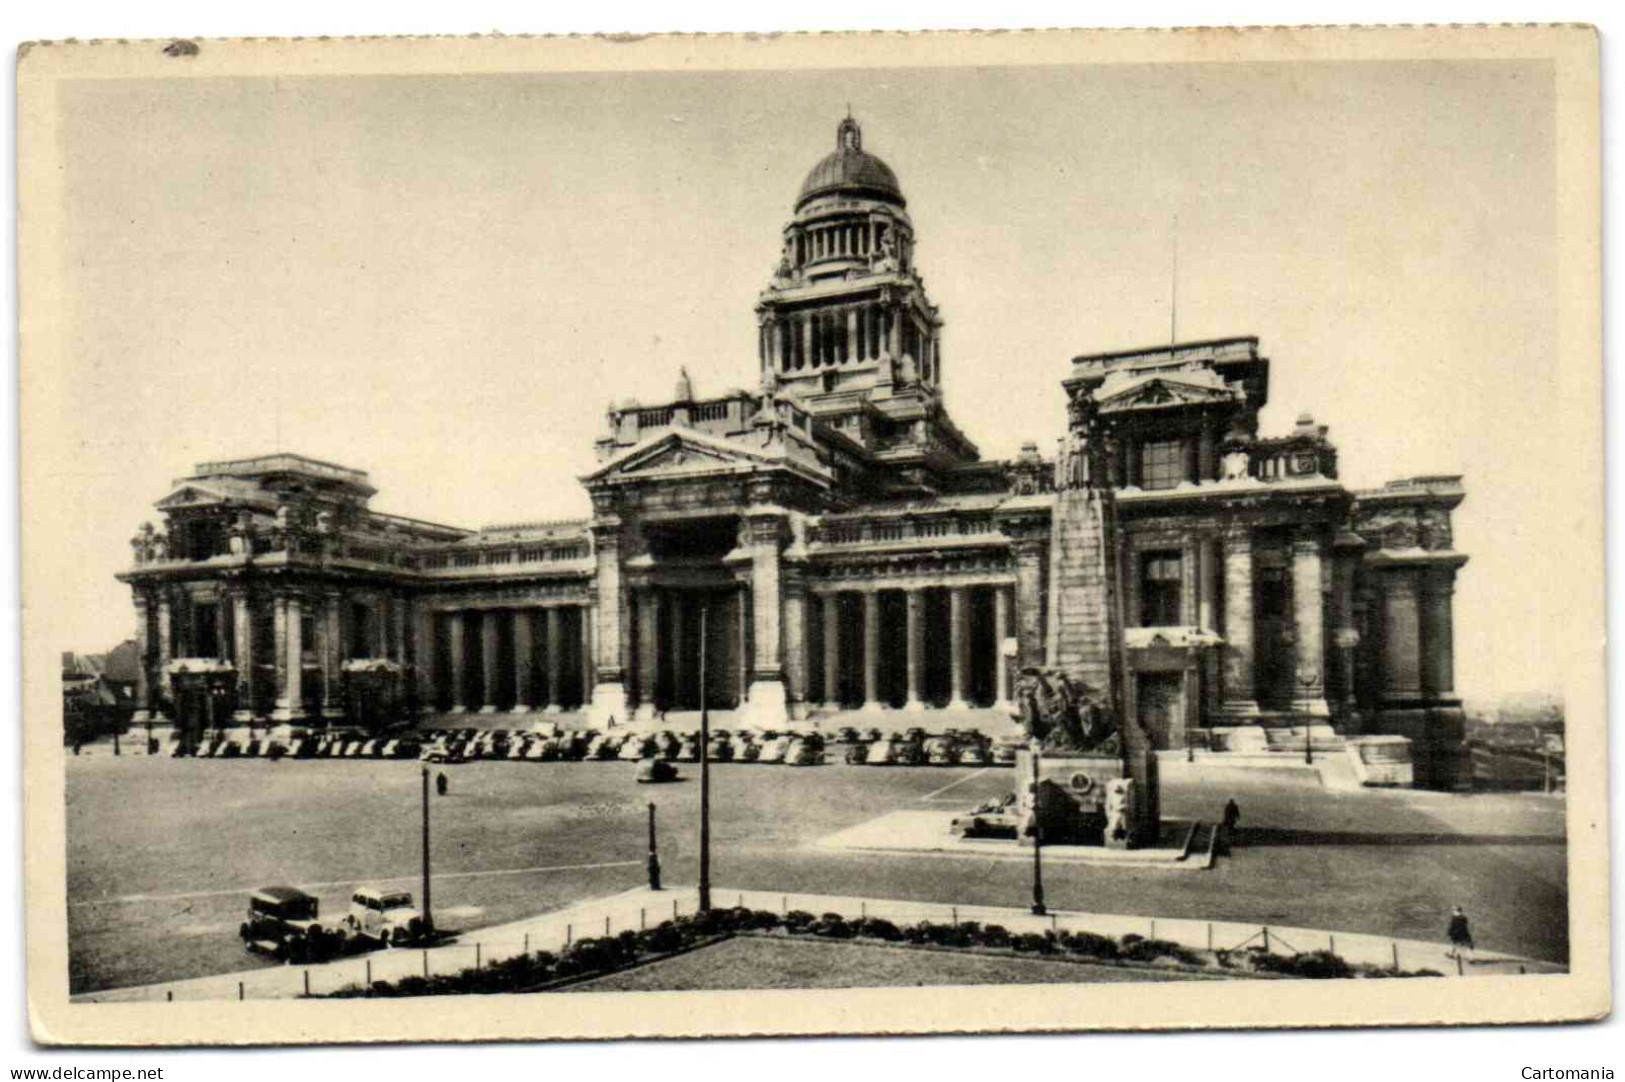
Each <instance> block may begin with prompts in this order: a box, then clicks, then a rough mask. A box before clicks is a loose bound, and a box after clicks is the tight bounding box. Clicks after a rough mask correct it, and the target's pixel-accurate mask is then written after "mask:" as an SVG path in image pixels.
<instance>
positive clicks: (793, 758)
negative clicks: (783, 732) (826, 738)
mask: <svg viewBox="0 0 1625 1082" xmlns="http://www.w3.org/2000/svg"><path fill="white" fill-rule="evenodd" d="M784 761H785V763H786V764H787V765H789V766H817V765H818V764H820V763H822V762H823V761H824V742H823V740H822V739H821V738H818V737H803V736H798V737H793V738H792V739H791V740H790V747H789V748H788V749H787V750H786V751H785V753H784Z"/></svg>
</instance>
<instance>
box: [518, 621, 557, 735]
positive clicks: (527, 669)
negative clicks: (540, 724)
mask: <svg viewBox="0 0 1625 1082" xmlns="http://www.w3.org/2000/svg"><path fill="white" fill-rule="evenodd" d="M547 611H548V612H550V613H551V612H552V611H553V610H552V609H549V610H547ZM534 616H535V614H534V613H533V612H531V610H529V609H514V610H513V713H515V714H524V713H528V712H529V711H530V708H531V707H532V706H534V705H535V704H536V702H537V698H536V685H535V681H534V680H532V678H531V676H532V673H533V671H534V670H535V662H536V643H535V640H534V639H533V638H532V633H533V631H534V630H535V628H534V624H533V619H534ZM547 692H548V695H549V696H550V697H553V698H556V697H557V696H556V695H555V693H554V687H553V685H552V683H549V684H548V686H547Z"/></svg>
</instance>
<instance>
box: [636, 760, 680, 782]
mask: <svg viewBox="0 0 1625 1082" xmlns="http://www.w3.org/2000/svg"><path fill="white" fill-rule="evenodd" d="M637 780H638V781H639V782H643V783H659V782H667V781H676V780H677V767H676V765H675V764H673V763H671V762H668V761H667V760H665V759H645V760H644V761H643V762H642V763H641V764H640V765H639V766H638V779H637Z"/></svg>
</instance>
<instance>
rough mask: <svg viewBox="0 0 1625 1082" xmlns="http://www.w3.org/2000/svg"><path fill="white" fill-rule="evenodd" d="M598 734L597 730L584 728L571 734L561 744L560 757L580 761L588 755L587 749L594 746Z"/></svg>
mask: <svg viewBox="0 0 1625 1082" xmlns="http://www.w3.org/2000/svg"><path fill="white" fill-rule="evenodd" d="M597 735H598V733H597V730H594V729H582V730H580V731H578V732H574V733H571V734H569V735H568V736H566V737H565V738H564V739H563V742H562V743H561V744H560V745H559V758H561V759H568V760H570V761H571V762H580V761H581V760H582V759H585V758H586V757H587V749H588V748H590V747H591V746H592V741H593V739H594V738H595V737H596V736H597Z"/></svg>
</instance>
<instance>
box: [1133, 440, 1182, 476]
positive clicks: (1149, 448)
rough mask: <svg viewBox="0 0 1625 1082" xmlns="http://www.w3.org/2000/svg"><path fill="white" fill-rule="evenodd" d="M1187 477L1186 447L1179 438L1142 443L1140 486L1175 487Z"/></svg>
mask: <svg viewBox="0 0 1625 1082" xmlns="http://www.w3.org/2000/svg"><path fill="white" fill-rule="evenodd" d="M1184 479H1185V449H1184V446H1183V444H1181V442H1180V441H1179V440H1147V441H1146V442H1145V443H1143V444H1141V445H1140V487H1141V488H1173V487H1174V486H1175V485H1177V484H1179V482H1181V481H1183V480H1184Z"/></svg>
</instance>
